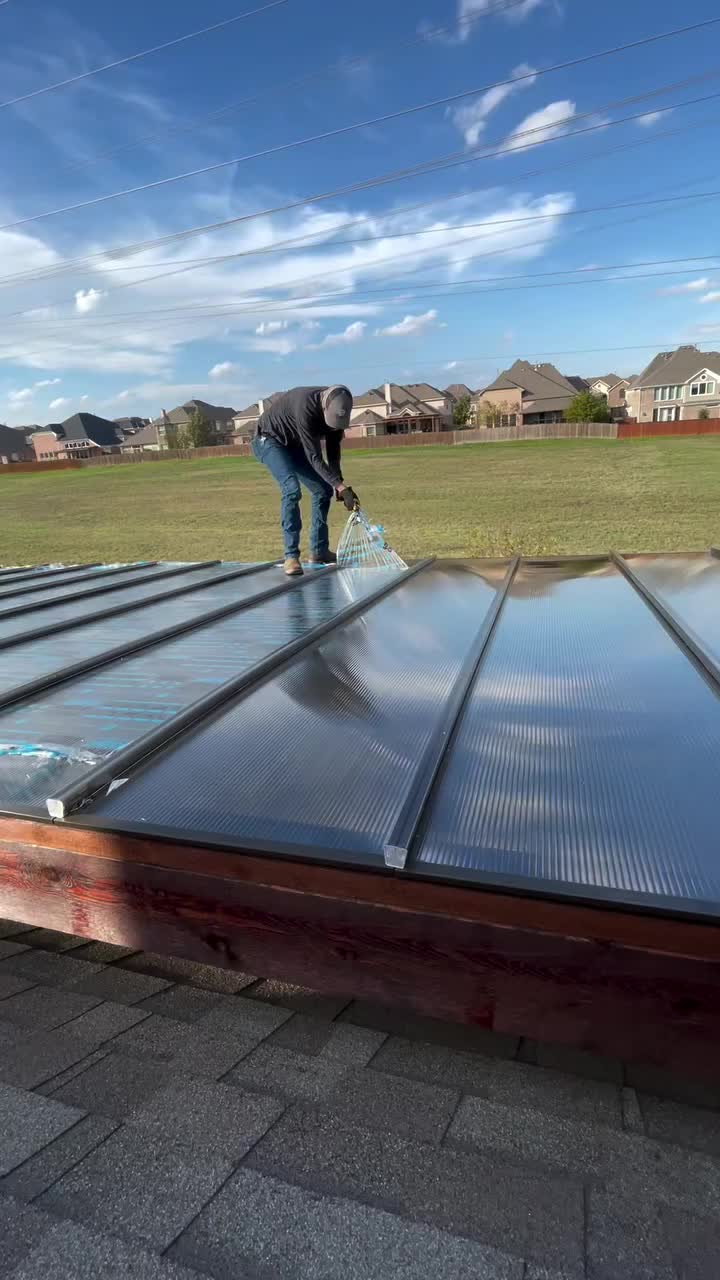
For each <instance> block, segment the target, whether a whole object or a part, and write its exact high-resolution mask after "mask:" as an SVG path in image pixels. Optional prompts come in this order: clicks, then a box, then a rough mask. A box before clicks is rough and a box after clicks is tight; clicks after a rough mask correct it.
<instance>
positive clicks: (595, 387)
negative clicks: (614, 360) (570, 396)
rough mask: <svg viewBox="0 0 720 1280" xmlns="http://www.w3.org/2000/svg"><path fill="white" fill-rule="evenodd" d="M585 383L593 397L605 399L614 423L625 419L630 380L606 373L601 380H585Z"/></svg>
mask: <svg viewBox="0 0 720 1280" xmlns="http://www.w3.org/2000/svg"><path fill="white" fill-rule="evenodd" d="M585 381H586V382H587V385H588V388H589V390H590V391H592V393H593V395H595V396H604V397H605V399H606V400H607V402H608V409H609V410H610V412H611V413H612V416H613V420H614V421H618V420H620V419H622V418H626V417H627V390H628V387H629V386H630V383H631V382H632V378H623V377H621V375H620V374H617V373H606V374H604V375H603V376H602V377H601V378H586V379H585Z"/></svg>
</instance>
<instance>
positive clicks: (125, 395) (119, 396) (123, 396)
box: [51, 391, 132, 407]
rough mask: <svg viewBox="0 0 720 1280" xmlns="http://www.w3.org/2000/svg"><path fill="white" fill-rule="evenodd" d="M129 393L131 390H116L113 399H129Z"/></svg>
mask: <svg viewBox="0 0 720 1280" xmlns="http://www.w3.org/2000/svg"><path fill="white" fill-rule="evenodd" d="M131 395H132V391H118V393H117V395H116V397H115V399H116V400H129V399H130V397H131ZM51 407H52V406H51Z"/></svg>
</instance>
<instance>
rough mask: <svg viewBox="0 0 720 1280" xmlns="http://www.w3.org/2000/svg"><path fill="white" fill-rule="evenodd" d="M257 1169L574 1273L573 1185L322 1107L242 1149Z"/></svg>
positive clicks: (577, 1195) (578, 1214)
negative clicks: (365, 1124)
mask: <svg viewBox="0 0 720 1280" xmlns="http://www.w3.org/2000/svg"><path fill="white" fill-rule="evenodd" d="M247 1164H248V1165H249V1166H250V1167H252V1168H254V1169H257V1170H258V1171H259V1172H262V1173H266V1174H269V1175H270V1176H272V1177H276V1178H279V1179H281V1180H282V1181H287V1182H292V1183H295V1184H297V1185H299V1186H303V1187H305V1188H306V1189H308V1190H312V1191H317V1192H320V1193H322V1194H325V1195H337V1196H343V1197H349V1198H351V1199H355V1200H359V1201H361V1202H363V1203H364V1204H368V1205H374V1206H376V1207H378V1208H383V1209H386V1210H389V1211H390V1212H393V1213H397V1214H400V1215H402V1216H403V1217H406V1218H408V1219H411V1220H412V1221H415V1222H427V1223H429V1224H432V1225H434V1226H437V1227H440V1228H442V1229H443V1230H446V1231H450V1232H454V1233H456V1234H458V1235H463V1236H468V1237H469V1238H471V1239H474V1240H479V1241H482V1242H483V1243H486V1244H490V1245H493V1246H494V1247H496V1248H499V1249H501V1250H502V1249H507V1247H508V1241H512V1248H513V1252H514V1253H515V1254H516V1255H517V1256H518V1257H525V1258H527V1259H529V1260H532V1261H535V1262H541V1263H544V1264H545V1265H547V1266H554V1267H556V1268H563V1267H565V1268H568V1269H574V1274H575V1275H576V1276H581V1275H582V1265H583V1254H584V1203H583V1190H582V1186H581V1185H580V1183H579V1182H576V1181H575V1180H573V1179H571V1178H568V1177H565V1176H562V1175H559V1174H555V1173H552V1172H542V1173H537V1172H535V1171H534V1170H530V1169H527V1168H521V1167H518V1166H517V1165H511V1164H508V1163H506V1162H505V1161H504V1160H502V1159H498V1158H497V1157H496V1156H492V1157H487V1156H485V1155H483V1154H481V1153H478V1152H474V1153H473V1154H471V1155H468V1154H467V1153H466V1152H463V1151H457V1150H453V1149H451V1148H448V1147H444V1146H443V1147H435V1146H431V1145H429V1144H427V1143H421V1142H410V1141H407V1140H403V1139H401V1138H397V1137H395V1136H394V1135H392V1134H386V1135H383V1136H382V1137H380V1136H379V1135H378V1134H377V1133H376V1132H371V1131H369V1130H366V1129H362V1128H360V1127H359V1126H352V1127H348V1126H347V1125H345V1124H343V1123H342V1122H341V1121H340V1119H339V1118H338V1117H336V1116H333V1115H332V1114H329V1113H327V1112H325V1111H321V1110H316V1109H305V1108H300V1107H295V1108H293V1109H292V1110H291V1111H288V1112H287V1113H286V1114H285V1115H284V1116H283V1117H282V1118H281V1119H280V1120H279V1121H278V1123H277V1124H276V1125H275V1127H274V1128H273V1129H271V1130H270V1132H269V1133H268V1134H267V1135H266V1137H265V1138H263V1139H262V1140H261V1141H260V1142H259V1143H258V1145H257V1146H256V1147H255V1148H254V1150H253V1151H251V1153H250V1155H249V1156H248V1158H247Z"/></svg>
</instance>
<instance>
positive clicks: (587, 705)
mask: <svg viewBox="0 0 720 1280" xmlns="http://www.w3.org/2000/svg"><path fill="white" fill-rule="evenodd" d="M719 779H720V701H719V700H718V698H717V696H716V695H715V693H714V692H713V691H712V690H711V689H710V688H709V687H708V685H707V684H706V682H705V680H704V679H703V678H702V677H701V676H700V675H699V674H698V672H697V670H696V669H695V667H694V666H693V665H692V664H691V663H690V662H689V661H688V659H687V658H686V656H685V655H684V653H683V652H682V651H681V650H680V649H679V648H678V647H677V645H676V644H675V642H674V641H673V639H671V637H670V636H669V635H668V633H667V632H666V630H665V629H664V628H663V627H662V626H660V625H659V623H658V621H657V619H656V617H655V615H654V614H653V613H652V611H651V610H650V608H649V607H648V605H647V604H646V603H645V602H644V600H643V599H642V597H641V596H639V595H638V593H637V592H636V591H635V590H634V589H633V587H631V586H630V584H629V583H628V582H627V581H626V580H625V579H623V577H622V576H621V575H620V574H619V573H618V572H617V571H615V570H614V569H610V568H605V569H604V570H602V571H597V569H594V570H593V571H592V572H590V573H588V572H587V566H582V565H580V564H579V563H578V564H577V565H576V566H575V567H574V568H573V566H572V565H565V566H560V567H558V568H553V569H540V568H538V569H532V568H530V567H525V568H523V569H522V570H521V572H520V573H519V575H518V577H517V578H516V581H515V583H514V585H513V588H512V590H511V593H510V595H509V597H508V599H507V601H506V603H505V607H504V610H503V612H502V613H501V615H500V620H499V623H498V626H497V629H496V631H495V633H494V636H493V639H492V641H491V645H490V647H489V649H488V652H487V654H486V657H485V660H484V662H483V665H482V667H481V670H480V672H479V675H478V678H477V680H476V683H475V685H474V688H473V691H472V696H471V699H470V701H469V703H468V706H467V711H466V715H465V717H464V719H463V722H462V724H461V727H460V730H459V733H458V736H457V738H456V741H455V743H454V745H453V750H452V754H451V756H450V758H449V761H448V765H447V769H446V772H445V773H444V776H443V777H442V779H441V781H440V783H439V785H438V788H437V794H436V796H435V798H434V805H433V808H432V813H431V820H430V826H429V830H428V831H427V833H426V834H425V836H424V838H423V840H422V842H421V846H420V849H419V852H418V855H417V857H416V858H415V859H414V860H413V863H412V869H413V870H415V871H416V872H422V873H424V874H429V875H434V876H437V875H438V874H440V875H443V874H446V875H447V874H453V875H458V876H460V877H461V878H463V879H465V880H468V881H474V882H480V883H482V882H483V881H487V880H488V878H489V879H491V880H492V878H493V877H500V878H503V877H509V878H510V879H511V880H512V881H514V882H515V883H517V884H518V886H519V887H521V888H525V889H527V888H532V887H535V888H539V889H543V887H546V888H547V887H548V886H551V885H552V886H561V887H562V886H565V887H567V888H568V889H572V890H574V891H587V892H588V894H589V896H591V897H594V896H596V895H598V893H600V896H602V892H603V891H606V892H607V894H608V896H609V897H612V896H613V894H615V895H616V896H619V897H620V898H627V897H628V896H630V897H631V896H632V895H633V894H639V895H658V896H659V897H660V898H662V899H663V900H665V901H667V902H668V903H682V902H686V903H689V902H691V901H692V900H697V901H708V902H714V903H720V860H718V857H717V848H718V827H717V798H718V781H719Z"/></svg>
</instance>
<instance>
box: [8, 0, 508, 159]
mask: <svg viewBox="0 0 720 1280" xmlns="http://www.w3.org/2000/svg"><path fill="white" fill-rule="evenodd" d="M3 2H4V3H7V2H8V0H3ZM525 2H526V0H510V2H509V3H508V4H501V5H496V6H495V7H494V8H492V9H485V10H483V12H482V13H474V14H469V15H468V16H467V17H465V18H462V17H459V18H457V19H456V20H455V21H454V22H452V23H447V24H445V25H444V26H438V27H432V28H429V29H428V30H425V31H423V32H422V34H421V35H418V36H414V37H413V38H412V39H410V40H399V41H397V42H393V43H392V44H384V45H376V46H375V48H374V49H370V50H368V51H367V52H366V53H360V54H355V55H353V57H352V58H340V59H338V61H337V62H334V63H330V65H329V66H322V67H318V68H317V69H316V70H315V71H311V72H309V73H308V74H307V75H303V76H298V77H297V78H296V79H295V80H282V81H277V82H275V83H274V84H271V85H266V86H265V87H264V88H263V89H261V90H259V91H258V92H257V93H254V94H252V95H251V96H250V97H249V98H241V99H240V100H239V101H238V102H231V103H228V104H227V105H226V106H224V107H218V108H216V109H215V110H214V111H209V112H206V113H205V114H203V115H201V116H195V117H193V119H191V120H190V121H188V122H186V123H185V124H182V125H177V126H172V125H170V126H168V127H167V128H165V129H158V130H156V131H155V132H153V133H146V134H143V135H142V136H141V137H140V138H136V139H135V140H133V141H131V142H125V143H122V144H121V145H120V146H119V147H112V148H111V149H110V150H109V151H102V152H98V153H97V154H96V155H94V156H88V157H87V158H86V159H85V160H80V161H74V162H72V163H71V164H66V165H63V166H62V169H61V171H70V172H77V171H78V170H81V169H85V168H89V167H90V166H91V165H94V164H97V163H99V162H101V161H103V160H111V159H112V158H113V157H114V156H116V155H120V154H122V153H123V152H126V151H132V150H134V148H135V147H138V146H143V145H144V144H145V143H146V142H154V141H156V140H157V139H158V138H165V137H174V136H176V135H177V134H184V133H193V132H194V131H195V130H196V129H201V128H202V127H203V125H206V124H208V123H209V122H211V121H213V120H217V119H220V118H222V117H223V116H227V115H230V114H232V113H233V112H235V111H240V110H242V108H243V107H248V106H252V105H253V104H254V103H255V102H260V101H261V100H262V99H263V98H265V97H267V96H268V95H269V94H272V95H273V96H274V97H275V96H277V94H278V93H287V92H288V90H291V89H300V88H302V87H303V85H306V84H312V83H313V82H315V81H317V80H323V81H324V80H327V79H328V77H329V76H331V75H333V74H342V73H343V72H347V71H348V70H350V69H351V68H352V67H353V66H354V65H356V64H358V65H362V64H363V63H364V62H366V61H367V59H368V58H371V57H373V56H375V55H377V54H379V53H387V52H388V51H392V50H394V49H411V48H415V47H416V46H417V45H421V44H426V43H427V42H428V41H429V40H431V39H433V37H436V36H439V35H443V34H446V33H449V32H450V31H456V30H457V29H458V28H460V29H462V28H464V27H472V26H475V24H476V23H477V22H479V20H480V19H481V18H492V17H495V16H496V15H497V14H503V13H507V11H508V10H511V9H517V8H518V7H519V6H520V5H523V4H525Z"/></svg>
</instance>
